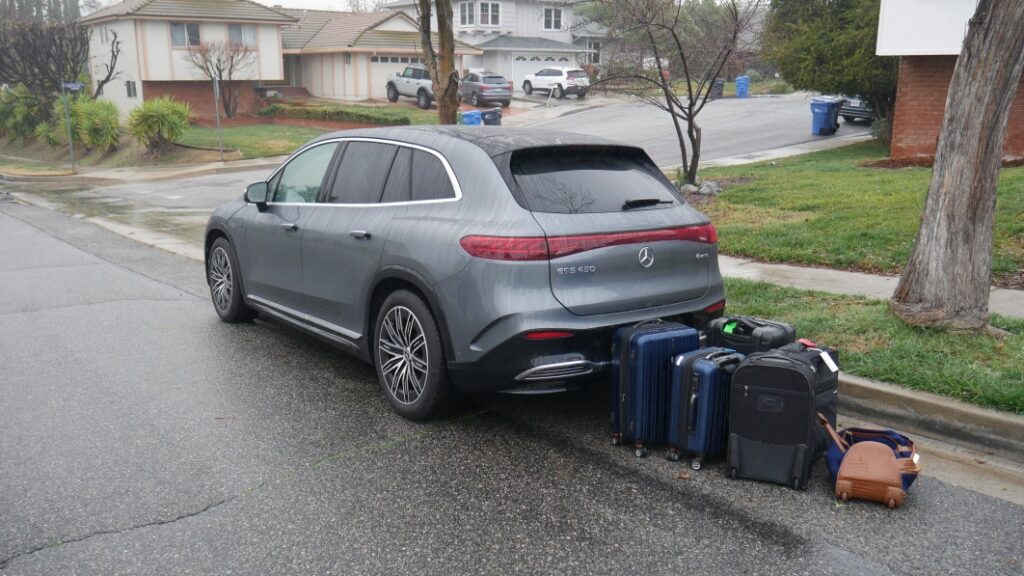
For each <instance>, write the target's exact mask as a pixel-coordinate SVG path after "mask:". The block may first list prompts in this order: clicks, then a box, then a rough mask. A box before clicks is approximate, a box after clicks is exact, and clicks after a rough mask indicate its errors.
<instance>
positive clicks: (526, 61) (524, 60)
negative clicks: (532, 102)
mask: <svg viewBox="0 0 1024 576" xmlns="http://www.w3.org/2000/svg"><path fill="white" fill-rule="evenodd" d="M575 65H576V59H575V58H574V57H573V55H572V54H566V53H564V52H561V53H559V52H553V53H542V52H534V53H531V54H515V55H514V56H512V76H513V78H512V83H513V84H515V86H516V90H522V89H523V78H525V77H526V76H527V74H533V73H534V72H536V71H537V70H540V69H541V68H548V67H550V66H575Z"/></svg>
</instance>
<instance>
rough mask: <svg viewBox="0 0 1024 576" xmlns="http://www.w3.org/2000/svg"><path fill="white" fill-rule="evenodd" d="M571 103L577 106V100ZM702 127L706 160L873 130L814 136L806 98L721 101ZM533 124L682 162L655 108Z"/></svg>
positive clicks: (623, 106) (627, 106)
mask: <svg viewBox="0 0 1024 576" xmlns="http://www.w3.org/2000/svg"><path fill="white" fill-rule="evenodd" d="M567 101H571V102H572V105H576V104H577V103H576V101H575V100H572V99H569V100H567ZM584 102H585V101H584ZM697 122H698V124H699V125H700V126H701V141H702V147H701V159H702V160H712V159H715V158H725V157H733V156H743V155H744V154H751V153H754V152H763V151H766V150H772V149H775V148H782V147H785V146H793V145H796V144H803V143H806V142H814V141H819V140H825V139H830V138H837V137H843V136H851V135H855V134H865V133H869V132H870V131H871V127H870V126H868V125H867V124H863V123H857V124H848V123H846V122H844V121H842V120H840V121H839V124H840V128H839V131H838V132H836V135H835V136H812V135H811V109H810V96H807V95H804V94H788V95H785V96H760V97H756V98H745V99H742V100H740V99H736V98H723V99H721V100H715V101H713V102H710V103H708V104H707V106H706V107H705V108H704V110H702V111H701V113H700V115H698V116H697ZM532 125H533V126H536V127H537V128H548V129H552V130H567V131H570V132H579V133H582V134H592V135H594V136H602V137H605V138H611V139H613V140H619V141H621V142H625V143H627V144H632V145H635V146H640V147H642V148H644V150H646V151H647V153H648V154H650V156H651V158H653V159H654V161H655V162H656V163H657V164H658V165H659V166H662V167H665V166H675V165H678V164H681V163H682V160H681V158H680V154H679V141H678V140H677V139H676V133H675V128H674V126H673V125H672V122H671V120H670V118H669V116H668V113H667V112H665V111H663V110H660V109H659V108H656V107H654V106H651V105H649V104H644V103H639V102H633V103H615V104H610V105H607V106H601V107H598V108H591V109H582V110H580V111H573V112H571V113H570V114H567V115H564V116H560V117H558V118H555V119H552V120H545V121H541V122H537V123H534V124H532ZM683 126H684V128H685V124H684V125H683ZM687 146H689V141H687Z"/></svg>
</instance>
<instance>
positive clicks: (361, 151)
mask: <svg viewBox="0 0 1024 576" xmlns="http://www.w3.org/2000/svg"><path fill="white" fill-rule="evenodd" d="M396 151H397V147H396V146H392V145H391V144H377V143H375V142H349V143H348V145H347V146H345V152H344V154H343V155H342V157H341V163H340V164H338V172H337V174H336V175H335V176H334V185H333V186H331V194H330V196H329V197H328V199H327V201H328V202H330V203H331V204H376V203H377V202H380V196H381V191H382V190H383V189H384V183H385V182H386V181H387V179H388V171H389V170H390V169H391V162H392V160H394V158H395V152H396Z"/></svg>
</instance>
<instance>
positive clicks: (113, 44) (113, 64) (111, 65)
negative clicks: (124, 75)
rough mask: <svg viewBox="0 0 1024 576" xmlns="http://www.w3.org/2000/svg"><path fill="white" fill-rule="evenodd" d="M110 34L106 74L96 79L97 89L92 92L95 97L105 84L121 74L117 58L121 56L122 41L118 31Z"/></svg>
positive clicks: (105, 65) (104, 65)
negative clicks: (119, 38)
mask: <svg viewBox="0 0 1024 576" xmlns="http://www.w3.org/2000/svg"><path fill="white" fill-rule="evenodd" d="M108 34H110V51H109V52H108V53H107V62H106V63H105V64H103V69H104V75H103V77H102V78H97V79H96V90H95V91H94V92H93V93H92V97H93V98H96V97H97V96H99V95H100V93H101V92H103V87H104V86H106V85H107V84H109V83H110V82H111V81H112V80H113V79H114V78H117V77H118V76H120V75H121V72H119V71H118V69H117V59H118V58H119V57H120V56H121V41H120V40H118V39H117V32H115V31H113V30H111V31H110V32H109V33H108Z"/></svg>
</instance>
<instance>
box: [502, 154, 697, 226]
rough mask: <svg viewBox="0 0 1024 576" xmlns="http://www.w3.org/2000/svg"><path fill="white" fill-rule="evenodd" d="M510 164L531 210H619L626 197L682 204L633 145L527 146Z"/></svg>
mask: <svg viewBox="0 0 1024 576" xmlns="http://www.w3.org/2000/svg"><path fill="white" fill-rule="evenodd" d="M509 169H510V171H511V173H512V178H513V179H514V180H515V183H516V185H517V186H518V188H519V190H520V192H521V199H522V201H524V202H525V203H526V206H525V207H526V208H528V209H529V210H532V211H534V212H553V213H557V214H588V213H596V212H619V211H621V210H622V209H623V207H624V206H625V204H626V202H628V201H630V200H657V201H661V202H662V203H659V204H654V205H652V206H650V207H645V208H641V209H644V210H648V209H655V208H666V207H670V206H676V205H679V204H682V201H681V199H680V198H679V197H678V196H677V195H676V192H675V190H674V189H673V188H672V184H671V183H669V181H668V180H667V179H666V178H665V176H664V175H662V174H661V172H660V171H659V170H658V168H657V166H655V165H654V163H653V162H651V159H650V158H648V157H647V154H646V153H644V151H643V150H640V149H637V148H615V147H599V148H587V147H584V148H580V147H557V148H530V149H526V150H519V151H517V152H515V153H513V154H512V157H511V159H510V164H509Z"/></svg>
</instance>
